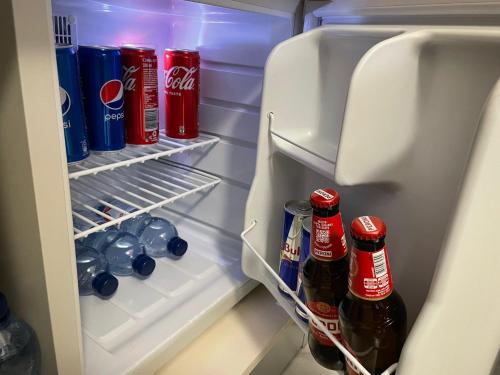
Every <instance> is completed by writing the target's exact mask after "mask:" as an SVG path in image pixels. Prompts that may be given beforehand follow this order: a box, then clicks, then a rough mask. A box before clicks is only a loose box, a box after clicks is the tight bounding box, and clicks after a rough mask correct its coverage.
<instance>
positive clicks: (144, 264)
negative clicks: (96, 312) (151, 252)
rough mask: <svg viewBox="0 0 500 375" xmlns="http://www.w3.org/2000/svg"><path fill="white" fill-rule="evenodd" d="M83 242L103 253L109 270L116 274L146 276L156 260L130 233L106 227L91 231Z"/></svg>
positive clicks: (149, 273)
mask: <svg viewBox="0 0 500 375" xmlns="http://www.w3.org/2000/svg"><path fill="white" fill-rule="evenodd" d="M83 243H84V244H85V246H88V247H91V248H94V249H96V250H98V251H99V252H101V253H102V254H104V256H105V257H106V259H107V261H108V263H109V272H111V273H112V274H113V275H118V276H130V275H136V276H138V277H141V278H143V277H147V276H149V275H151V273H152V272H153V271H154V269H155V266H156V262H155V260H154V259H153V258H151V257H150V256H148V255H146V254H145V253H144V246H143V245H142V244H141V243H140V242H139V239H138V238H137V237H136V236H134V235H133V234H131V233H127V232H123V231H120V230H118V229H116V228H108V229H106V230H104V231H102V232H97V233H92V234H91V235H89V236H88V237H87V238H86V239H85V240H84V241H83Z"/></svg>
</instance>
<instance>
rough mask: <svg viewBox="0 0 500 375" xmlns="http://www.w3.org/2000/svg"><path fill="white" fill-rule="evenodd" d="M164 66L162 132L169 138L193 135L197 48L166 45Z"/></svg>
mask: <svg viewBox="0 0 500 375" xmlns="http://www.w3.org/2000/svg"><path fill="white" fill-rule="evenodd" d="M164 69H165V121H166V126H165V128H166V134H167V136H168V137H171V138H180V139H189V138H196V137H197V136H198V106H199V103H200V55H199V53H198V51H190V50H172V49H166V50H165V54H164Z"/></svg>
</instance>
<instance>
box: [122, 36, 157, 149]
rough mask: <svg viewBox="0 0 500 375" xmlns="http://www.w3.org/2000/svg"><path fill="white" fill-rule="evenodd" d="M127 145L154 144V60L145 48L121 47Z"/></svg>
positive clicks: (151, 53)
mask: <svg viewBox="0 0 500 375" xmlns="http://www.w3.org/2000/svg"><path fill="white" fill-rule="evenodd" d="M121 57H122V68H123V76H122V81H123V88H124V99H125V128H126V137H127V143H130V144H134V145H149V144H152V143H157V142H158V137H159V121H158V120H159V115H158V59H157V57H156V55H155V50H154V49H153V48H148V47H135V46H124V47H122V48H121Z"/></svg>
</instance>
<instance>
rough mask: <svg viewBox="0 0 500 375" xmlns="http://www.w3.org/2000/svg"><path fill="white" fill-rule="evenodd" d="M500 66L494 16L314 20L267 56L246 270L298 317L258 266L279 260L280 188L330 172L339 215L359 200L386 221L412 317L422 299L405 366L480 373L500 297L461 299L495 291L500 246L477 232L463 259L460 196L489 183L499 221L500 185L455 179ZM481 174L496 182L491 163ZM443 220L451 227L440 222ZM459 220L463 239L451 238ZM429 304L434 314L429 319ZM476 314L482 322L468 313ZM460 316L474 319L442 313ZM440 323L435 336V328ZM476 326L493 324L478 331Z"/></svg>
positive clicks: (321, 182) (499, 33)
mask: <svg viewBox="0 0 500 375" xmlns="http://www.w3.org/2000/svg"><path fill="white" fill-rule="evenodd" d="M290 61H293V64H291V63H290ZM499 75H500V30H499V29H498V28H487V27H483V28H481V27H444V26H442V27H435V26H429V27H426V26H393V27H388V26H370V25H345V26H341V25H337V26H324V27H321V28H318V29H315V30H313V31H311V32H308V33H305V34H302V35H299V36H297V37H295V38H292V39H290V40H288V41H285V42H283V43H281V44H280V45H278V46H277V47H276V48H275V49H274V51H273V53H272V54H271V56H270V57H269V59H268V62H267V65H266V72H265V80H264V92H263V102H262V112H261V125H260V133H259V148H258V150H259V153H258V155H257V168H256V177H255V179H254V181H253V185H252V189H251V192H250V196H249V199H248V202H247V208H246V227H247V228H249V230H248V231H246V232H245V233H246V235H245V236H244V237H245V238H246V240H247V241H248V243H249V245H250V246H245V247H244V258H243V269H244V271H245V272H246V273H247V274H248V275H249V276H251V277H253V278H255V279H257V280H259V281H261V282H262V283H264V284H265V285H266V286H267V287H268V289H269V290H270V292H271V293H272V294H273V295H274V296H275V298H276V299H277V300H278V302H279V303H280V304H281V305H282V306H283V307H284V308H285V309H286V310H287V311H288V312H289V313H290V315H291V316H292V317H293V318H294V319H296V321H297V322H298V324H301V323H300V321H299V320H298V319H297V318H296V317H295V315H294V303H291V302H290V300H288V299H285V298H283V297H282V296H281V295H280V294H279V293H278V292H277V285H276V284H277V281H276V279H275V277H274V276H273V275H272V273H271V272H270V271H269V268H268V267H271V268H272V269H274V270H276V269H277V266H278V257H279V247H280V234H281V226H282V220H283V218H282V215H283V208H282V207H283V204H284V202H286V201H287V200H290V199H306V198H307V197H308V196H309V194H310V192H311V191H312V190H313V189H315V188H318V187H322V186H325V185H326V186H333V187H334V188H335V189H338V191H339V192H340V194H341V197H342V199H341V211H342V215H343V219H344V223H345V225H346V227H347V225H348V224H349V223H350V222H351V220H352V219H353V218H354V217H356V216H360V215H364V214H370V215H377V216H380V217H382V218H384V220H385V221H386V223H387V225H388V228H389V232H388V237H387V241H388V244H389V247H390V260H391V269H392V271H393V275H394V280H395V285H396V288H397V289H398V290H399V292H400V293H401V294H402V296H403V298H404V299H405V302H406V305H407V308H408V315H409V322H410V326H411V325H412V324H413V323H414V322H415V320H416V319H417V316H419V313H420V311H421V309H422V307H423V306H424V309H423V310H422V311H423V312H422V314H421V315H420V317H419V318H418V319H417V323H416V325H415V327H416V328H415V330H414V331H412V332H411V333H410V336H409V339H408V342H407V345H406V347H405V349H404V353H403V356H402V364H401V371H403V372H402V373H403V374H404V373H408V374H417V373H419V374H427V373H429V374H430V373H454V374H464V375H465V374H470V373H487V371H488V370H489V369H490V368H491V367H492V365H493V361H494V358H495V355H496V351H497V350H498V345H495V343H496V344H498V342H500V340H499V339H500V329H499V322H498V319H496V318H494V317H496V316H498V315H499V313H500V310H499V309H500V304H499V302H498V299H496V300H495V301H492V302H490V303H486V302H484V303H485V304H487V305H488V310H489V309H491V311H488V312H487V313H485V314H481V313H480V312H478V306H481V304H477V303H475V302H471V301H472V300H473V299H474V295H476V294H478V293H483V294H486V295H488V296H490V297H489V298H490V299H491V298H492V297H491V296H494V295H496V294H497V292H496V289H495V288H496V286H497V285H498V284H499V281H500V280H499V278H498V274H494V271H493V268H492V264H491V263H493V264H495V267H498V255H497V254H494V253H491V251H490V250H489V249H487V248H486V247H488V244H487V243H486V242H484V241H483V242H477V249H480V250H481V252H484V253H485V254H488V255H487V256H485V257H483V256H481V255H479V254H478V255H475V256H474V258H473V259H471V260H470V262H472V263H471V264H474V266H473V267H469V268H465V264H466V261H465V259H464V260H462V261H460V260H459V259H462V257H463V256H465V255H464V252H467V251H470V250H471V249H470V247H467V246H465V244H466V243H470V242H469V241H471V242H474V243H475V241H474V240H475V239H477V233H476V232H475V230H474V229H473V226H470V225H468V224H467V223H466V222H461V221H460V219H461V216H460V215H459V212H462V211H457V202H464V203H460V204H465V202H469V200H472V199H476V195H477V194H479V195H482V194H486V196H487V198H486V196H485V197H484V199H487V200H488V201H489V202H490V203H491V204H492V205H494V206H492V207H491V210H489V211H486V210H484V211H483V212H482V214H483V216H484V219H483V220H487V221H488V223H486V224H485V228H487V227H488V225H490V221H491V222H495V219H494V213H495V212H498V208H499V207H498V198H497V196H496V195H495V194H494V193H493V192H492V191H489V190H488V191H485V192H484V193H481V192H480V191H482V190H478V191H477V193H476V192H474V193H473V194H471V190H469V189H472V187H467V186H466V187H464V188H462V183H463V181H464V176H466V181H470V180H474V181H476V178H475V177H473V176H474V175H475V173H478V172H473V170H474V168H475V167H474V165H475V164H470V157H471V149H472V148H473V147H474V148H475V150H476V149H478V148H479V149H483V147H486V146H485V145H486V143H484V141H482V140H481V139H482V137H483V135H482V134H483V133H482V132H483V130H482V129H483V128H484V127H490V126H491V125H489V123H490V122H491V121H492V120H491V118H492V117H491V115H487V116H486V117H485V118H486V119H487V120H485V118H483V120H481V113H482V111H483V108H486V107H487V108H488V110H490V106H492V107H496V106H498V104H495V103H493V104H492V103H491V102H489V101H488V97H489V95H490V93H491V90H492V88H493V86H494V85H495V83H496V81H497V79H498V77H499ZM291 77H293V78H291ZM487 113H489V112H487ZM478 129H481V130H480V131H479V133H478ZM478 134H480V135H481V137H479V136H478ZM486 134H488V133H486ZM492 134H493V133H492ZM492 137H493V135H492ZM490 142H494V141H491V140H490ZM495 143H496V144H497V146H498V140H497V141H496V142H495ZM488 147H494V146H488ZM475 152H476V151H475ZM480 152H481V153H482V152H486V151H485V150H483V151H480ZM486 155H489V156H488V162H485V163H486V165H489V163H492V164H491V165H493V164H496V165H498V158H496V159H495V157H494V154H493V153H491V154H489V153H487V152H486ZM481 157H486V156H481ZM497 170H498V168H496V169H495V172H492V173H493V175H492V176H496V174H495V173H496V172H497ZM464 171H467V172H465V174H464ZM471 173H472V174H471ZM482 181H483V182H482V183H483V184H484V185H485V187H486V186H487V185H488V184H496V185H495V186H496V188H497V189H498V179H496V177H493V178H491V179H489V178H487V177H486V175H485V177H484V180H482ZM476 183H477V182H476ZM481 199H483V198H481ZM467 204H470V202H469V203H467ZM479 204H480V203H479V202H478V205H479ZM459 210H460V208H459ZM471 215H472V211H471ZM477 220H480V219H477ZM451 223H455V225H459V229H458V228H454V231H453V232H451V233H450V234H449V235H447V233H449V229H448V228H449V227H450V224H451ZM458 223H461V225H460V224H458ZM483 229H484V228H483ZM456 231H459V232H460V236H465V237H466V238H467V241H465V239H464V241H463V242H462V243H461V244H460V245H458V244H457V243H456V240H457V237H456V236H455V235H454V234H455V233H457V232H456ZM480 233H483V232H480ZM457 234H458V233H457ZM485 236H486V234H485ZM489 246H490V247H491V245H489ZM493 247H494V246H493ZM251 248H253V249H254V250H256V253H254V252H253V251H252V250H251ZM483 249H484V250H483ZM462 262H463V263H462ZM266 263H267V264H266ZM266 266H267V267H266ZM459 274H460V275H461V277H462V281H461V282H460V283H458V280H457V279H456V277H458V275H459ZM434 275H436V276H434ZM433 278H435V280H436V281H435V282H433ZM461 288H463V291H464V293H463V294H462V296H463V301H462V303H461V305H460V306H459V305H458V304H457V303H459V301H458V300H457V299H456V296H457V294H456V293H459V290H461ZM452 290H453V291H452ZM438 295H439V298H440V301H439V302H438V301H437V300H436V299H435V296H438ZM467 296H469V298H470V300H469V299H468V297H467ZM478 299H479V298H478ZM445 306H446V307H445ZM451 306H454V307H455V308H451ZM433 308H437V309H438V310H439V316H438V314H436V315H434V316H433V319H428V317H429V316H432V313H431V312H430V311H432V309H433ZM490 312H492V315H490ZM478 314H479V315H478ZM478 316H480V318H478ZM475 319H482V322H481V324H477V325H475V326H472V322H473V321H474V320H475ZM457 320H462V321H463V322H467V323H466V325H467V326H468V327H470V331H469V330H467V329H463V330H460V329H458V328H457V325H458V323H457V324H456V325H454V324H450V322H457ZM438 326H439V331H440V338H439V340H437V339H435V338H434V337H433V332H437V331H438V330H437V327H438ZM488 327H489V328H488ZM488 329H489V330H490V331H489V332H488ZM474 330H476V331H474ZM472 331H474V332H472ZM457 335H459V336H460V338H459V337H458V336H457ZM484 335H491V336H489V337H488V338H487V339H485V340H483V341H482V342H481V339H480V337H483V336H484ZM437 342H439V343H440V345H437V344H436V343H437ZM480 342H481V344H482V343H484V347H483V345H481V344H480ZM431 343H432V344H431ZM467 343H477V345H468V344H467ZM417 344H419V345H417ZM431 348H432V349H431ZM450 361H453V362H454V363H453V365H452V366H450V367H447V366H448V363H449V362H450ZM448 368H453V371H451V372H447V369H448ZM398 373H399V372H398Z"/></svg>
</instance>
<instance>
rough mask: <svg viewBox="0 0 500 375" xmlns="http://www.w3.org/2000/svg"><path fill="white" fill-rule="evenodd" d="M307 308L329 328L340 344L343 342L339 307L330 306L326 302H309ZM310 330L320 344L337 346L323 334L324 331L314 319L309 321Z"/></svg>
mask: <svg viewBox="0 0 500 375" xmlns="http://www.w3.org/2000/svg"><path fill="white" fill-rule="evenodd" d="M307 307H308V308H309V310H311V312H312V313H313V314H314V315H316V317H317V318H318V319H319V320H320V321H321V322H322V323H323V324H324V325H325V326H326V327H327V328H328V330H329V331H330V332H331V333H332V335H334V336H335V337H336V338H337V339H338V340H339V341H340V342H342V337H341V336H340V326H339V312H338V309H337V307H336V306H332V305H329V304H328V303H325V302H312V301H307ZM309 328H310V330H311V333H312V334H313V336H314V338H315V339H316V340H318V342H320V343H321V344H322V345H325V346H335V344H334V343H333V342H332V340H330V339H329V338H328V337H327V336H326V335H325V334H324V333H323V331H321V329H320V328H319V327H318V325H317V324H316V323H315V322H314V321H313V320H312V319H309Z"/></svg>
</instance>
